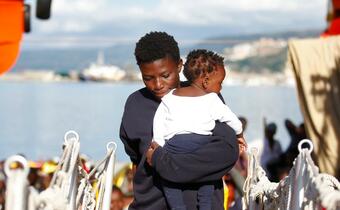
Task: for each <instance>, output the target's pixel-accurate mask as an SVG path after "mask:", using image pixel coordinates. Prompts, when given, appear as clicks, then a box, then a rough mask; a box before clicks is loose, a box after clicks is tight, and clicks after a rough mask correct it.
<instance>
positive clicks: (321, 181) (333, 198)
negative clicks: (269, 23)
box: [243, 140, 340, 210]
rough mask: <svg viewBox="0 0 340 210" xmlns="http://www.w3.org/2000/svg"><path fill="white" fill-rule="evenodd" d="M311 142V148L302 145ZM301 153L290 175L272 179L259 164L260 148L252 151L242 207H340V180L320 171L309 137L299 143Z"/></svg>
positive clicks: (334, 208) (328, 209) (331, 208)
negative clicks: (312, 156) (313, 157)
mask: <svg viewBox="0 0 340 210" xmlns="http://www.w3.org/2000/svg"><path fill="white" fill-rule="evenodd" d="M305 143H308V144H309V146H310V148H309V149H305V148H302V144H305ZM298 147H299V151H300V154H299V155H298V156H297V158H296V159H295V160H294V162H293V167H292V168H291V170H290V171H289V174H288V176H287V177H285V178H284V179H282V180H281V181H280V182H279V183H273V182H270V181H269V180H268V178H267V176H266V174H265V172H264V170H263V169H262V168H261V166H259V164H258V159H257V149H255V148H253V149H252V150H251V152H250V154H249V163H248V177H247V179H246V182H245V184H244V191H245V194H244V198H243V209H265V210H267V209H293V210H294V209H306V210H307V209H322V208H326V209H327V210H336V209H340V183H339V181H338V180H337V179H336V178H335V177H333V176H331V175H328V174H320V173H319V169H318V167H316V166H315V164H314V162H313V161H312V158H311V156H310V154H311V151H312V149H313V146H312V143H311V141H310V140H303V141H301V142H300V144H299V146H298Z"/></svg>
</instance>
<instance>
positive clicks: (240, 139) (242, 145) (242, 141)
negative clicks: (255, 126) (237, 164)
mask: <svg viewBox="0 0 340 210" xmlns="http://www.w3.org/2000/svg"><path fill="white" fill-rule="evenodd" d="M237 143H238V148H239V150H240V153H242V152H245V151H246V150H247V148H248V144H247V142H246V140H245V139H244V138H243V136H242V137H237Z"/></svg>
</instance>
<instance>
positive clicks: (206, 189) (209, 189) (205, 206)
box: [162, 180, 214, 210]
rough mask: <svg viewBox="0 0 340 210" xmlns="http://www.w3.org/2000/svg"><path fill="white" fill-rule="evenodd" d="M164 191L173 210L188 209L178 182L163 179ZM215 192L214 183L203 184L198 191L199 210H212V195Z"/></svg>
mask: <svg viewBox="0 0 340 210" xmlns="http://www.w3.org/2000/svg"><path fill="white" fill-rule="evenodd" d="M162 184H163V191H164V194H165V197H166V201H167V202H168V205H169V207H170V209H171V210H186V209H187V208H186V206H185V204H184V200H183V193H182V189H180V188H179V187H178V186H177V184H175V183H173V184H172V183H170V182H167V181H165V180H163V181H162ZM213 193H214V185H210V184H206V185H202V186H201V187H200V188H199V189H198V191H197V199H198V206H199V210H211V209H212V196H213Z"/></svg>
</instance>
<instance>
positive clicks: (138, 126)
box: [120, 88, 238, 210]
mask: <svg viewBox="0 0 340 210" xmlns="http://www.w3.org/2000/svg"><path fill="white" fill-rule="evenodd" d="M158 105H159V101H157V100H156V99H155V98H154V96H153V95H152V94H151V93H150V92H149V91H148V90H147V89H146V88H142V89H140V90H138V91H136V92H134V93H132V94H131V95H130V96H129V97H128V99H127V101H126V104H125V110H124V114H123V118H122V123H121V127H120V138H121V140H122V142H123V144H124V147H125V151H126V153H127V154H128V155H129V156H130V159H131V161H132V162H133V163H134V164H135V165H137V170H136V174H135V176H134V179H133V190H134V200H133V202H132V203H131V205H130V207H129V209H130V210H143V209H145V210H163V209H168V207H167V205H166V201H165V198H164V195H163V192H162V190H161V185H160V179H159V175H160V176H161V177H162V178H164V179H166V180H169V181H172V182H177V183H188V185H187V186H186V187H185V189H184V192H183V194H184V202H185V204H186V205H187V209H190V210H194V209H197V199H196V195H197V187H198V186H196V185H195V184H193V183H199V182H211V181H212V182H213V183H214V185H215V192H214V197H213V209H214V210H223V183H222V180H221V177H222V176H223V175H224V174H226V173H227V172H228V171H229V170H230V169H231V168H232V167H233V166H234V164H235V162H236V160H237V158H238V144H237V140H236V135H235V132H234V131H233V130H232V129H231V128H230V127H229V126H227V125H226V124H225V123H216V126H215V129H214V131H213V136H210V137H209V138H211V142H210V143H208V144H206V145H205V146H204V147H202V148H199V149H198V150H196V151H194V152H192V153H190V154H170V153H168V152H166V151H165V150H164V149H163V148H162V147H158V148H157V149H156V150H155V152H154V154H153V157H152V165H153V167H151V166H149V165H148V163H147V162H146V158H145V152H146V151H147V149H148V147H149V145H150V143H151V140H152V131H153V118H154V114H155V112H156V110H157V107H158ZM216 180H217V181H216ZM189 183H190V184H189Z"/></svg>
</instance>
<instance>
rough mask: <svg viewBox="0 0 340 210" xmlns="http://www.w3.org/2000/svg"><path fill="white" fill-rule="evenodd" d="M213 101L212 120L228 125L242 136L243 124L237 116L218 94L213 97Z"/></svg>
mask: <svg viewBox="0 0 340 210" xmlns="http://www.w3.org/2000/svg"><path fill="white" fill-rule="evenodd" d="M211 97H212V100H211V104H212V108H211V109H210V110H211V112H212V113H211V114H212V118H213V119H214V120H218V121H220V122H225V123H227V124H228V125H229V126H230V127H231V128H232V129H233V130H234V131H235V133H236V134H237V135H238V134H241V133H242V123H241V121H240V120H239V119H238V117H237V116H236V114H235V113H234V112H233V111H231V109H230V108H229V107H228V105H226V104H224V103H223V102H222V101H221V99H220V98H219V97H218V96H217V94H212V95H211Z"/></svg>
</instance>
